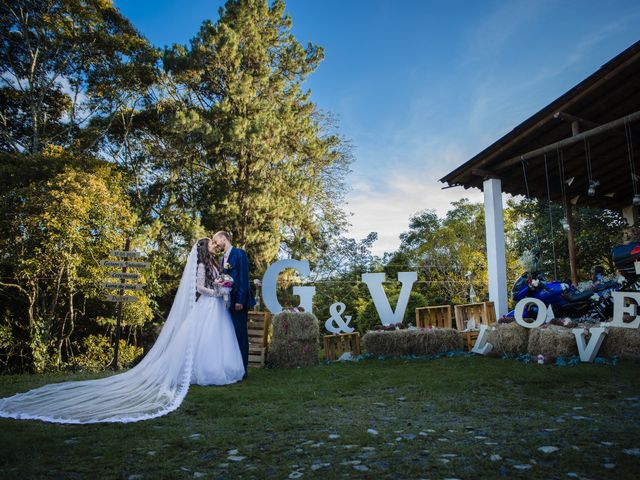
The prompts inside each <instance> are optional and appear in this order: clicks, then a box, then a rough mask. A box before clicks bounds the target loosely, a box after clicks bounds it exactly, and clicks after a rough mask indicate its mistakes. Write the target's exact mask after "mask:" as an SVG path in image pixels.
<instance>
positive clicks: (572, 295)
mask: <svg viewBox="0 0 640 480" xmlns="http://www.w3.org/2000/svg"><path fill="white" fill-rule="evenodd" d="M594 293H595V292H594V291H593V290H588V291H586V292H578V291H570V290H567V291H566V292H564V293H563V294H562V297H563V298H564V299H565V300H566V301H567V302H571V303H573V302H583V301H585V300H588V299H589V298H591V297H593V294H594Z"/></svg>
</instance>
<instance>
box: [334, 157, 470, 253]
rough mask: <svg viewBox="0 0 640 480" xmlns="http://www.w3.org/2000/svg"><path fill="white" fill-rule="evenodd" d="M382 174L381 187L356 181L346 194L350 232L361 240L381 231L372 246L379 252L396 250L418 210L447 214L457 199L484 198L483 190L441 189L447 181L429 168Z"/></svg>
mask: <svg viewBox="0 0 640 480" xmlns="http://www.w3.org/2000/svg"><path fill="white" fill-rule="evenodd" d="M445 173H446V172H445ZM380 176H381V177H383V178H385V177H386V180H384V181H383V182H382V183H381V187H380V188H378V189H375V188H374V187H373V186H372V185H371V184H370V183H368V182H366V181H362V180H360V181H356V182H355V183H354V184H353V185H352V191H351V192H350V194H349V195H348V197H347V201H348V203H349V205H348V207H347V209H348V210H349V211H351V212H352V213H353V217H352V218H351V224H352V226H351V228H350V230H349V232H348V233H349V235H350V236H351V237H354V238H358V239H361V238H364V237H365V236H366V235H368V234H369V233H370V232H378V241H377V242H376V243H375V244H374V246H373V249H372V250H373V253H374V254H376V255H382V254H383V253H384V252H391V251H394V250H397V248H398V247H399V245H400V239H399V236H400V234H401V233H402V232H405V231H407V230H408V227H409V218H410V217H411V216H412V215H413V214H415V213H416V212H418V211H420V210H425V209H432V210H435V211H436V213H437V214H438V215H439V216H444V215H445V213H446V212H447V211H448V210H450V209H451V202H453V201H455V200H459V199H461V198H464V197H467V198H469V199H470V200H471V201H474V202H478V201H482V192H481V191H480V190H476V189H470V190H464V189H463V188H450V189H446V190H442V187H443V186H444V184H442V183H439V182H438V181H437V178H436V176H434V173H433V171H429V170H428V169H427V168H425V169H424V170H423V171H417V170H414V171H402V172H392V173H390V174H388V175H385V172H380ZM438 178H439V177H438Z"/></svg>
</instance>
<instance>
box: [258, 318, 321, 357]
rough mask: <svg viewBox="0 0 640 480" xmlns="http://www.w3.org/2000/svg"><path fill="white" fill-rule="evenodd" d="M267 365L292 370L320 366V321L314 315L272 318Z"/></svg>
mask: <svg viewBox="0 0 640 480" xmlns="http://www.w3.org/2000/svg"><path fill="white" fill-rule="evenodd" d="M272 325H273V336H272V339H271V343H270V345H269V352H268V356H267V363H268V364H269V365H271V366H273V367H281V368H293V367H307V366H311V365H317V364H318V350H319V345H318V337H319V335H320V327H319V325H318V319H317V318H316V316H315V315H313V314H312V313H292V312H282V313H279V314H278V315H276V316H275V317H273V320H272Z"/></svg>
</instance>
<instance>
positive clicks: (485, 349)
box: [471, 324, 493, 355]
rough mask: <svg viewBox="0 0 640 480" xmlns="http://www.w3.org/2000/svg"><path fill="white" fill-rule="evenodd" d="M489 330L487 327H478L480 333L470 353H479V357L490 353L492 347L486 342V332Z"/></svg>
mask: <svg viewBox="0 0 640 480" xmlns="http://www.w3.org/2000/svg"><path fill="white" fill-rule="evenodd" d="M488 329H489V326H488V325H483V324H481V325H480V332H479V333H478V339H477V340H476V343H474V344H473V348H472V349H471V351H472V352H473V353H479V354H480V355H486V354H487V353H489V352H490V351H491V349H492V348H493V345H491V344H490V343H488V342H487V330H488Z"/></svg>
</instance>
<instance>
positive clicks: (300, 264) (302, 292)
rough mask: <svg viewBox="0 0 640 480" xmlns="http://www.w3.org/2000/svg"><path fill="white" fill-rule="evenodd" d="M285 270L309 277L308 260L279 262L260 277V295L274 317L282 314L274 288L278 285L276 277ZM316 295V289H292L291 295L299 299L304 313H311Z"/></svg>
mask: <svg viewBox="0 0 640 480" xmlns="http://www.w3.org/2000/svg"><path fill="white" fill-rule="evenodd" d="M287 268H292V269H294V270H297V271H298V272H299V273H300V274H301V275H309V273H310V272H311V268H309V261H308V260H293V259H288V260H279V261H277V262H275V263H274V264H272V265H270V266H269V268H267V271H266V272H264V276H263V277H262V295H263V297H264V304H265V306H266V307H267V308H268V309H269V311H270V312H271V313H273V314H274V315H275V314H277V313H280V312H282V305H280V302H279V301H278V294H277V290H276V287H277V285H278V275H280V272H282V271H283V270H285V269H287ZM315 293H316V287H293V294H294V295H298V296H299V297H300V306H301V307H302V308H304V311H305V312H309V313H313V296H314V295H315Z"/></svg>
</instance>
